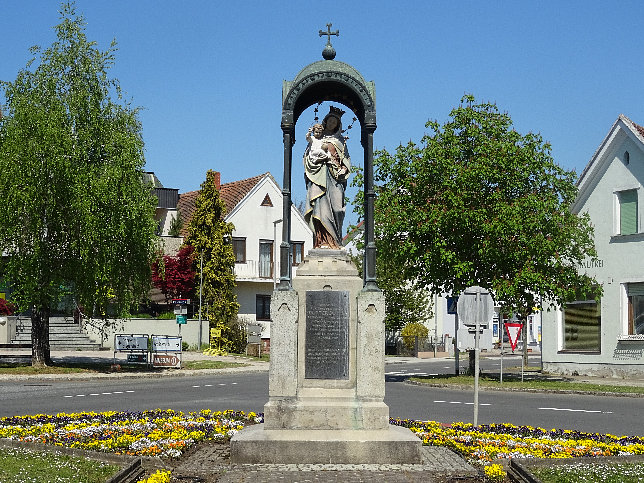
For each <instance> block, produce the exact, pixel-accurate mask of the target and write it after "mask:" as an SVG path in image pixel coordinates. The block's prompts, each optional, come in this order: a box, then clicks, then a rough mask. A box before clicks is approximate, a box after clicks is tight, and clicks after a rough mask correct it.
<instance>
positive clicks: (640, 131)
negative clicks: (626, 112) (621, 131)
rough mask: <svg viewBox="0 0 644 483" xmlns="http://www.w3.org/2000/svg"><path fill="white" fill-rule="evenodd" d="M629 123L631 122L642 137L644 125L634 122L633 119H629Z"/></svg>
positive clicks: (643, 135)
mask: <svg viewBox="0 0 644 483" xmlns="http://www.w3.org/2000/svg"><path fill="white" fill-rule="evenodd" d="M631 124H633V127H634V128H635V129H637V130H638V131H639V133H640V134H641V135H642V137H644V127H642V126H640V125H639V124H635V123H634V122H633V121H631Z"/></svg>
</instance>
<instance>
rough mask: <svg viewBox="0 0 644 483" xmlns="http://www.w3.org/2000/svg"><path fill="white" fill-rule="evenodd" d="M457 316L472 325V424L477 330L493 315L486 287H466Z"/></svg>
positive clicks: (476, 386) (476, 395) (476, 397)
mask: <svg viewBox="0 0 644 483" xmlns="http://www.w3.org/2000/svg"><path fill="white" fill-rule="evenodd" d="M457 312H458V315H459V318H460V319H461V320H462V321H463V323H464V324H465V325H467V326H474V327H475V329H474V331H475V332H474V426H478V417H479V337H480V335H479V331H480V328H481V326H483V327H487V325H488V324H489V323H490V322H491V321H492V318H493V317H494V300H493V299H492V295H490V292H489V291H487V290H486V289H484V288H482V287H479V286H473V287H468V288H466V289H465V290H464V291H463V293H462V294H461V296H460V297H459V298H458V302H457Z"/></svg>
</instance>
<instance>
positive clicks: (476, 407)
mask: <svg viewBox="0 0 644 483" xmlns="http://www.w3.org/2000/svg"><path fill="white" fill-rule="evenodd" d="M480 304H481V294H480V293H479V292H476V311H475V313H476V333H475V334H474V427H476V426H478V425H479V327H480V321H479V317H478V315H479V305H480Z"/></svg>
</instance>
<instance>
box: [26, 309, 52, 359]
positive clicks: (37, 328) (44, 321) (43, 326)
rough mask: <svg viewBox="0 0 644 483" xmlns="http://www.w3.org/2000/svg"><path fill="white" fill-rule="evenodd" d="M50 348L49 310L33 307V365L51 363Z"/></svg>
mask: <svg viewBox="0 0 644 483" xmlns="http://www.w3.org/2000/svg"><path fill="white" fill-rule="evenodd" d="M50 356H51V354H50V348H49V310H48V309H46V308H35V307H34V308H33V310H32V312H31V365H32V366H49V365H51V357H50Z"/></svg>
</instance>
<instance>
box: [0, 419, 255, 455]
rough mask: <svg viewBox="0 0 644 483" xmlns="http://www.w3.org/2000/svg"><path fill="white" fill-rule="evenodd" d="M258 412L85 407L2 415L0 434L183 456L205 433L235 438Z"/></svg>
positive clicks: (134, 452) (206, 436)
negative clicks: (68, 411)
mask: <svg viewBox="0 0 644 483" xmlns="http://www.w3.org/2000/svg"><path fill="white" fill-rule="evenodd" d="M256 418H257V416H256V414H255V413H252V412H251V413H248V414H246V413H244V412H243V411H232V410H226V411H211V410H209V409H205V410H202V411H199V412H191V413H188V414H184V413H182V412H175V411H172V410H161V409H156V410H152V411H143V412H130V411H121V412H116V411H107V412H101V413H96V412H83V413H72V414H65V413H60V414H57V415H55V416H51V415H45V414H37V415H35V416H14V417H5V418H0V438H10V439H15V440H19V441H32V442H34V441H35V442H42V443H46V444H53V445H58V446H66V447H68V448H79V449H86V450H94V451H104V452H111V453H116V454H125V455H136V456H165V457H178V456H180V455H181V453H183V451H185V450H186V449H187V448H188V447H189V446H191V445H192V444H194V443H196V442H197V441H202V440H205V439H210V440H213V439H226V438H230V437H231V436H232V435H233V434H235V433H236V432H237V431H239V430H240V429H242V428H243V427H244V425H245V424H247V423H249V422H256V420H258V419H256Z"/></svg>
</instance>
